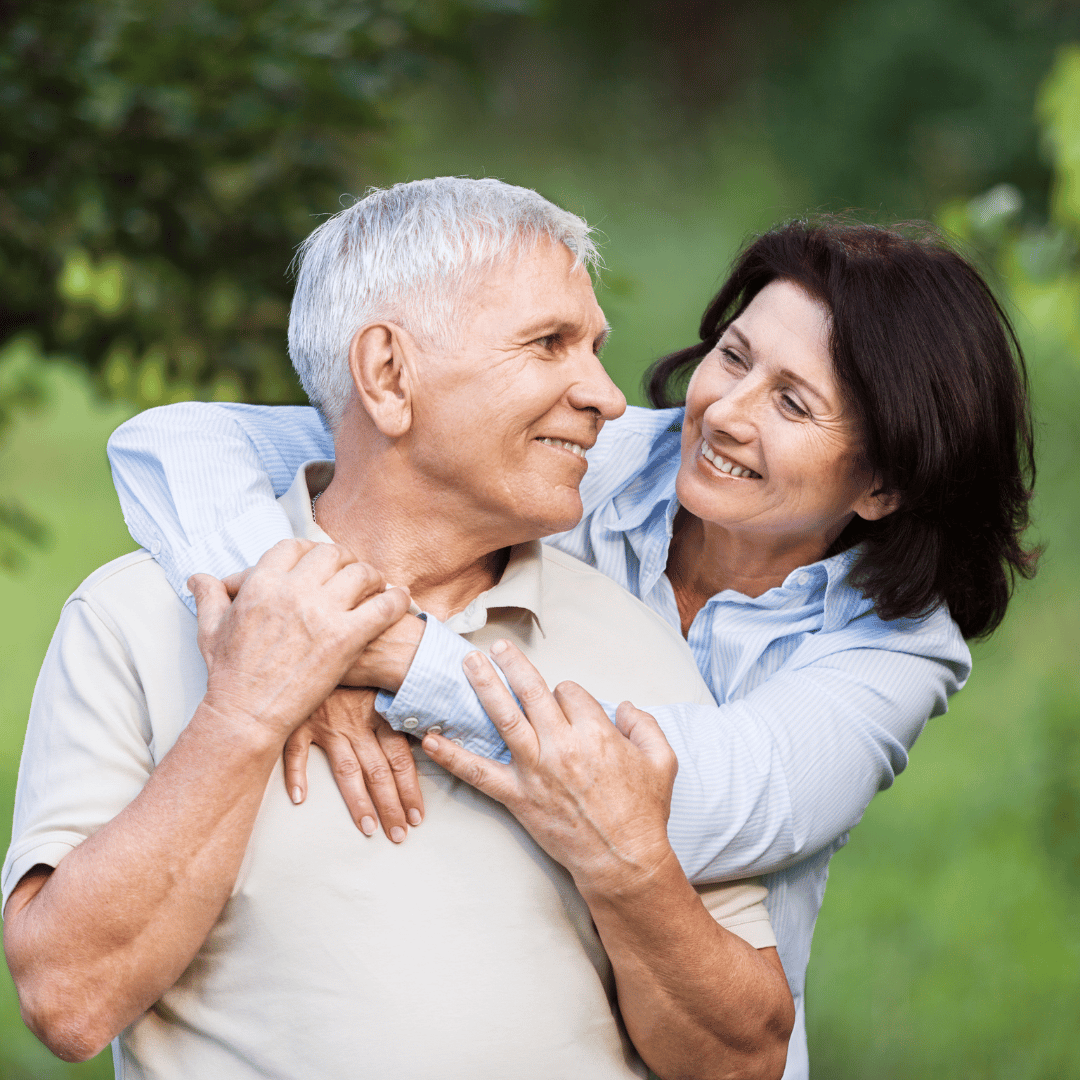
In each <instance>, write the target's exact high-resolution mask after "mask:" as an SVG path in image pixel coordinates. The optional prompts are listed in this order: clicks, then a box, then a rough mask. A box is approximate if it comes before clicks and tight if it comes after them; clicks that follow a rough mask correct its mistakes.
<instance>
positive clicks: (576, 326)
mask: <svg viewBox="0 0 1080 1080" xmlns="http://www.w3.org/2000/svg"><path fill="white" fill-rule="evenodd" d="M606 336H607V322H606V320H605V319H604V313H603V312H602V311H601V310H600V306H599V304H597V302H596V297H595V295H594V294H593V289H592V282H591V281H590V279H589V275H588V272H587V271H586V270H585V269H584V267H582V266H575V265H574V256H573V254H572V253H571V252H570V250H569V249H568V248H567V247H566V246H565V245H563V244H555V243H551V242H549V241H544V242H542V243H541V244H539V245H538V246H537V247H536V248H535V249H534V250H533V251H530V252H528V253H526V254H523V255H521V256H520V257H511V258H510V259H508V260H506V261H505V262H504V263H502V264H501V265H499V266H497V267H496V268H495V269H494V270H493V271H492V272H491V273H490V274H489V275H488V277H487V278H486V279H485V280H484V281H483V282H481V284H480V286H479V288H478V289H477V290H476V292H475V294H474V297H473V299H472V303H471V307H469V308H467V309H466V311H465V314H464V317H463V319H462V335H461V341H462V345H461V347H460V349H459V350H458V351H457V352H456V353H455V354H453V355H450V356H445V355H436V354H434V353H422V354H421V355H420V357H419V360H418V363H417V376H418V378H417V382H418V385H417V387H416V389H415V391H414V399H413V420H414V422H413V427H412V434H411V437H410V439H409V444H410V445H409V450H408V452H409V454H410V459H411V464H412V466H413V467H414V468H415V469H417V470H418V471H419V472H420V473H421V474H422V475H423V476H424V477H425V478H426V479H427V480H429V481H430V482H431V483H430V488H431V490H432V493H433V498H434V499H436V500H437V501H438V502H439V503H442V504H443V507H442V508H443V509H444V511H445V512H449V513H452V514H454V515H455V518H456V519H457V520H460V521H461V522H462V523H463V524H464V525H466V527H468V528H469V529H470V530H472V531H474V532H475V534H476V537H477V539H480V538H481V537H484V538H487V537H488V535H489V534H490V537H491V540H492V542H493V543H494V544H497V545H498V546H503V545H505V544H509V543H520V542H523V541H525V540H531V539H536V538H537V537H540V536H546V535H548V534H550V533H554V532H560V531H562V530H563V529H569V528H571V527H572V526H574V525H575V524H577V522H578V521H579V520H580V518H581V513H582V506H581V499H580V497H579V495H578V485H579V484H580V483H581V479H582V477H583V476H584V475H585V470H586V469H587V467H588V466H587V464H586V462H585V459H584V456H583V454H584V451H585V450H587V449H589V447H591V446H592V445H593V443H594V442H595V441H596V436H597V434H598V432H599V431H600V428H601V427H602V426H603V423H604V421H605V420H611V419H614V418H615V417H617V416H620V415H622V413H623V411H624V410H625V408H626V399H625V398H624V397H623V395H622V392H621V391H620V390H619V389H618V387H617V386H615V384H614V383H613V382H612V381H611V379H610V378H609V377H608V374H607V372H606V371H605V370H604V368H603V365H602V364H601V363H600V360H599V358H598V353H599V350H600V348H601V346H602V345H603V343H604V339H605V338H606ZM565 444H570V446H569V447H567V445H565ZM432 509H433V510H435V509H437V507H434V506H433V508H432Z"/></svg>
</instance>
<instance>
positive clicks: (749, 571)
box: [666, 507, 824, 637]
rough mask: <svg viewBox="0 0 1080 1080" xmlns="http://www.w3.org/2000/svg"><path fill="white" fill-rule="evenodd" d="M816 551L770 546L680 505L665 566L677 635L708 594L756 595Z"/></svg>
mask: <svg viewBox="0 0 1080 1080" xmlns="http://www.w3.org/2000/svg"><path fill="white" fill-rule="evenodd" d="M822 554H824V552H820V553H818V552H816V551H811V550H809V548H808V547H807V545H805V544H799V545H790V544H785V545H776V544H771V543H769V541H768V539H765V538H762V536H761V535H760V534H754V533H752V532H747V533H741V532H738V531H733V530H730V529H724V528H721V527H720V526H719V525H715V524H713V523H711V522H706V521H702V520H701V519H700V518H697V517H695V516H694V515H693V514H691V513H690V512H689V511H687V510H685V509H683V508H681V507H680V509H679V512H678V514H677V515H676V517H675V527H674V531H673V533H672V537H671V546H670V548H669V549H668V558H667V568H666V570H667V576H668V580H669V581H670V582H671V587H672V590H673V591H674V593H675V601H676V603H677V604H678V607H679V619H680V622H681V623H682V632H683V637H686V636H687V634H689V632H690V624H691V623H692V622H693V621H694V617H695V616H696V615H697V613H698V612H699V611H700V610H701V609H702V608H703V607H704V606H705V604H706V603H708V601H709V599H710V597H713V596H715V595H716V594H717V593H719V592H723V591H724V590H725V589H731V590H733V591H734V592H738V593H742V594H743V596H751V597H757V596H761V595H762V593H766V592H768V591H769V589H773V588H776V587H777V586H778V585H782V584H783V583H784V580H785V578H787V576H788V574H790V573H791V571H792V570H795V569H797V568H798V567H800V566H805V565H806V564H807V563H809V562H815V561H816V560H817V559H819V558H821V555H822Z"/></svg>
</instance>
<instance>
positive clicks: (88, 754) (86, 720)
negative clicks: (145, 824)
mask: <svg viewBox="0 0 1080 1080" xmlns="http://www.w3.org/2000/svg"><path fill="white" fill-rule="evenodd" d="M152 769H153V759H152V755H151V752H150V727H149V718H148V716H147V711H146V704H145V699H144V697H143V694H142V691H141V686H140V682H139V677H138V674H137V672H136V671H135V670H134V666H133V664H132V661H131V658H130V656H129V655H128V652H127V649H126V648H125V646H124V645H123V644H122V642H121V641H120V640H119V639H118V638H117V636H116V635H115V634H114V633H113V632H112V631H111V629H110V628H109V627H108V625H107V624H106V623H105V621H104V620H103V619H102V618H101V616H100V615H98V614H97V613H96V612H95V611H93V610H92V609H91V607H90V605H89V604H88V603H87V602H86V601H84V600H79V599H74V600H69V601H68V603H67V604H66V605H65V607H64V610H63V612H62V614H61V617H60V623H59V625H58V626H57V628H56V632H55V634H54V635H53V639H52V642H51V643H50V645H49V650H48V653H47V654H46V656H45V661H44V663H43V664H42V668H41V673H40V675H39V676H38V682H37V687H36V688H35V691H34V699H33V704H32V705H31V708H30V718H29V722H28V724H27V730H26V742H25V744H24V747H23V756H22V761H21V763H20V766H19V784H18V789H17V791H16V795H15V820H14V825H13V827H12V837H11V847H10V848H9V850H8V853H7V858H6V860H5V862H4V867H3V875H2V878H0V885H2V887H3V902H4V906H5V907H6V905H7V902H8V900H9V898H10V897H11V894H12V892H13V891H14V890H15V887H16V886H17V885H18V884H19V882H20V881H21V880H22V879H23V878H24V876H25V875H26V874H27V873H28V872H30V871H31V870H33V869H34V868H35V867H37V866H47V867H55V866H56V865H58V863H59V862H60V860H61V859H63V858H64V856H65V855H67V854H68V853H69V852H70V851H71V850H72V849H74V848H75V847H76V846H77V845H79V844H80V843H82V842H83V840H85V839H86V838H87V837H89V836H91V835H93V833H94V832H96V831H97V830H98V829H99V828H101V826H102V825H104V824H106V823H107V822H108V821H111V820H112V819H113V818H114V817H115V816H116V815H117V814H118V813H119V812H120V811H121V810H122V809H123V808H124V807H125V806H127V804H128V803H130V802H131V801H132V800H133V799H134V798H135V797H136V796H137V795H138V794H139V792H140V791H141V790H142V788H143V786H144V785H145V783H146V781H147V778H148V777H149V775H150V773H151V771H152Z"/></svg>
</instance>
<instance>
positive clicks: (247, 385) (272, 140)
mask: <svg viewBox="0 0 1080 1080" xmlns="http://www.w3.org/2000/svg"><path fill="white" fill-rule="evenodd" d="M0 37H2V39H3V42H4V44H3V47H2V49H0V130H2V138H0V178H2V183H0V311H2V312H3V319H2V322H0V439H2V440H3V443H2V446H0V563H2V568H0V610H2V611H3V613H4V616H5V618H4V620H3V625H2V627H0V635H2V638H0V821H2V823H0V842H3V843H4V844H6V841H7V838H8V832H7V829H8V825H7V822H8V820H9V818H10V813H9V811H10V805H11V801H12V798H13V796H14V787H15V777H16V771H17V765H18V757H19V752H20V747H21V741H22V732H23V726H24V723H25V716H26V711H27V707H28V704H29V699H30V695H31V692H32V689H33V683H34V678H35V675H36V672H37V667H38V664H39V663H40V660H41V657H42V655H43V654H44V651H45V648H46V645H47V643H48V639H49V636H50V634H51V632H52V628H53V626H54V624H55V621H56V618H57V615H58V612H59V609H60V606H61V604H62V603H63V600H64V598H65V597H66V596H67V594H68V593H69V592H70V591H71V590H72V589H73V588H74V587H75V585H76V584H77V583H78V582H79V581H80V580H81V579H82V578H83V577H84V576H85V575H86V574H87V573H89V572H90V571H91V570H92V569H93V568H95V567H96V566H98V565H99V564H100V563H102V562H104V561H106V560H108V559H110V558H112V557H114V556H116V555H118V554H120V553H122V552H124V551H126V550H129V549H130V547H131V546H132V545H131V542H130V540H129V539H128V537H127V535H126V531H125V529H124V525H123V522H122V520H121V517H120V513H119V509H118V507H117V503H116V499H115V496H114V495H113V492H112V487H111V484H110V481H109V476H108V468H107V464H106V460H105V453H104V443H105V439H106V437H107V435H108V433H109V432H110V431H111V430H112V428H113V427H115V426H116V424H118V423H119V422H120V421H121V420H122V419H123V418H124V417H125V416H127V415H130V413H131V412H132V411H133V410H135V409H137V408H143V407H146V406H149V405H155V404H160V403H162V402H164V401H168V400H176V399H180V398H185V397H193V396H201V397H212V398H219V399H229V398H245V399H248V400H264V401H289V400H296V399H297V389H296V386H295V383H294V382H293V380H292V378H291V375H290V373H289V370H288V367H287V361H286V358H285V352H284V340H283V328H284V317H285V311H286V305H287V301H288V296H289V288H290V286H289V281H288V278H287V276H286V273H285V270H286V267H287V264H288V262H289V260H290V257H291V251H292V247H293V245H294V244H295V243H296V242H297V240H299V239H300V238H301V237H302V236H303V235H305V234H306V233H307V232H308V231H309V230H310V229H311V228H312V227H313V226H314V224H316V223H317V221H318V220H319V216H320V215H325V214H327V213H332V212H334V211H335V210H336V209H337V208H338V206H339V198H340V197H341V195H342V194H343V193H362V192H363V190H364V188H365V187H366V186H367V185H369V184H372V183H378V184H382V183H387V182H393V181H395V180H399V179H411V178H417V177H421V176H427V175H435V174H445V173H462V174H470V175H476V176H480V175H489V176H499V177H501V178H503V179H506V180H509V181H512V182H515V183H520V184H525V185H528V186H531V187H536V188H537V189H539V190H540V191H542V192H543V193H544V194H546V195H547V196H549V197H550V198H552V199H554V200H556V201H558V202H560V203H562V204H563V205H565V206H567V207H569V208H570V209H573V210H576V211H579V212H581V213H583V214H584V215H585V216H586V217H587V218H588V219H589V220H590V221H592V222H594V223H595V224H597V225H598V226H599V228H600V229H601V230H602V232H603V234H604V237H605V245H604V256H605V259H606V262H607V270H606V271H605V273H604V275H603V282H602V284H601V286H600V289H599V295H600V298H601V302H602V304H603V305H604V307H605V310H606V311H607V313H608V315H609V318H610V319H611V322H612V324H613V327H614V331H615V333H614V335H613V338H612V342H611V345H610V347H609V350H608V352H607V353H606V356H605V359H606V360H607V361H609V363H610V366H611V368H612V371H613V373H614V374H615V375H616V377H617V378H618V380H619V381H620V383H621V384H622V386H623V387H624V389H626V390H627V392H628V393H629V394H630V396H631V397H632V398H635V399H636V400H640V398H638V397H637V385H638V382H639V380H640V376H641V373H642V371H643V370H644V367H645V366H646V364H647V363H648V362H649V360H650V359H652V358H653V357H655V356H656V355H657V354H659V353H661V352H663V351H666V350H669V349H671V348H674V347H677V346H680V345H683V344H687V343H689V342H691V341H693V340H695V339H696V332H695V331H696V326H697V321H698V318H699V316H700V313H701V311H702V309H703V307H704V304H705V302H706V301H707V299H708V298H709V296H710V295H711V293H712V291H713V290H714V289H715V287H716V286H717V284H718V282H719V280H720V278H721V276H722V274H723V271H724V268H725V266H726V264H727V263H728V261H729V260H730V258H731V256H732V255H733V253H734V251H735V250H736V248H737V247H738V245H739V244H740V242H741V241H742V240H743V239H745V238H746V237H747V235H748V234H750V233H751V232H752V231H753V230H755V229H760V228H763V227H766V226H768V225H769V224H771V223H773V222H775V221H777V220H780V219H782V218H784V217H788V216H792V215H794V214H798V213H801V212H803V211H805V210H807V209H846V208H858V209H860V210H861V211H862V212H863V213H864V214H865V215H866V216H868V217H870V218H872V219H874V220H888V219H890V218H896V217H911V216H918V217H930V218H934V219H936V220H938V221H939V222H940V223H942V224H943V225H944V226H945V227H947V228H948V229H950V230H951V231H952V232H953V233H955V234H956V235H957V237H958V238H959V240H960V241H961V242H962V243H963V244H964V245H965V246H966V248H967V250H968V251H969V252H970V253H972V254H973V256H974V257H976V258H977V259H978V260H979V261H980V263H981V264H982V265H983V266H984V268H985V269H986V270H987V272H988V274H989V275H990V277H991V279H992V281H993V282H994V283H995V285H996V287H997V288H998V290H999V291H1000V292H1001V294H1002V296H1003V297H1004V298H1005V300H1006V302H1007V304H1008V305H1009V308H1010V310H1011V312H1012V313H1013V315H1014V317H1015V319H1016V323H1017V328H1018V331H1019V333H1020V336H1021V339H1022V341H1023V343H1024V347H1025V349H1026V351H1027V354H1028V360H1029V365H1030V369H1031V376H1032V384H1033V394H1034V398H1035V405H1036V410H1037V415H1038V434H1039V446H1040V468H1041V472H1040V478H1039V485H1038V497H1037V505H1036V523H1037V524H1036V531H1037V534H1038V537H1039V538H1040V539H1041V541H1042V542H1043V543H1044V544H1045V545H1046V555H1045V558H1044V563H1043V568H1042V571H1041V573H1040V575H1039V577H1038V578H1037V579H1036V581H1035V582H1033V583H1031V584H1028V585H1025V586H1024V587H1023V588H1022V589H1021V590H1020V591H1019V593H1018V595H1017V598H1016V600H1015V601H1014V604H1013V607H1012V610H1011V612H1010V614H1009V617H1008V619H1007V620H1006V622H1005V624H1004V625H1003V626H1002V628H1001V629H1000V630H999V631H998V632H997V634H995V635H994V637H993V638H992V639H991V640H989V641H988V642H985V643H982V644H980V645H979V646H978V647H977V648H976V650H975V657H976V662H975V673H974V675H973V676H972V679H971V682H970V684H969V686H968V687H967V689H965V690H964V692H963V693H961V694H960V695H959V696H958V697H957V698H955V699H954V702H953V706H952V709H951V711H950V712H949V714H948V716H947V717H943V718H940V719H938V720H935V721H934V722H933V724H931V725H930V727H929V728H928V730H927V731H926V733H925V734H924V735H923V737H922V738H921V740H920V741H919V743H918V745H917V746H916V747H915V750H914V752H913V754H912V760H911V766H910V768H909V770H908V771H907V772H906V773H904V774H903V776H901V778H900V779H899V781H898V782H897V784H896V786H895V788H894V789H893V790H892V791H890V792H888V793H887V794H884V795H882V796H881V797H879V798H878V799H877V800H876V801H875V803H874V804H873V805H872V806H871V808H870V810H869V811H868V813H867V815H866V818H865V820H864V822H863V823H862V825H861V826H860V827H859V828H858V829H857V830H856V831H855V832H854V834H853V839H852V844H851V845H850V846H849V848H847V849H845V850H844V851H843V852H841V853H840V854H839V855H838V856H837V857H836V859H835V860H834V862H833V872H832V879H831V881H830V884H829V892H828V897H827V900H826V903H825V906H824V910H823V913H822V916H821V920H820V923H819V926H818V931H817V934H816V938H815V943H814V951H813V957H812V960H811V966H810V975H809V989H808V1016H809V1029H810V1042H811V1061H812V1064H813V1073H814V1075H815V1077H818V1078H823V1080H831V1078H835V1080H848V1078H850V1080H855V1078H871V1077H872V1078H874V1080H888V1078H893V1077H895V1078H904V1080H916V1078H923V1077H926V1078H930V1077H935V1078H937V1077H941V1076H949V1077H956V1078H967V1077H971V1078H999V1077H1000V1078H1002V1080H1005V1078H1009V1080H1026V1078H1029V1077H1030V1078H1032V1080H1035V1078H1055V1080H1060V1078H1069V1077H1077V1078H1080V1038H1077V1032H1078V1031H1080V663H1078V648H1077V644H1076V642H1077V640H1078V638H1080V603H1078V601H1080V581H1078V573H1080V539H1078V538H1080V486H1078V483H1077V480H1076V477H1075V470H1076V468H1077V464H1078V462H1080V263H1078V260H1077V251H1078V244H1080V48H1077V47H1074V46H1073V45H1072V44H1071V43H1073V42H1080V11H1078V10H1077V9H1076V7H1075V5H1074V4H1071V3H1066V2H1052V0H1041V2H1031V0H1028V2H1019V0H849V2H843V0H815V2H811V0H773V2H772V3H769V4H767V5H766V4H764V3H755V2H752V0H735V2H730V3H718V2H716V0H711V2H706V0H669V2H665V3H660V2H645V0H621V2H619V3H615V2H613V0H577V2H572V0H396V2H390V0H386V2H379V3H358V2H352V3H345V2H343V0H305V2H300V0H291V2H288V3H287V2H285V0H262V2H258V3H256V2H253V0H250V2H249V0H188V2H186V3H185V4H183V5H179V4H176V3H169V2H165V0H144V2H142V3H138V4H136V3H133V2H127V0H94V2H90V0H49V2H37V3H27V4H4V5H0ZM68 1075H72V1076H74V1075H80V1076H83V1077H93V1076H98V1077H104V1076H109V1075H111V1064H110V1062H109V1060H108V1055H105V1056H103V1057H101V1058H98V1059H97V1060H95V1061H94V1062H92V1063H89V1064H86V1065H80V1066H72V1065H65V1064H63V1063H62V1062H59V1061H57V1060H56V1059H54V1058H52V1057H51V1055H49V1054H48V1052H47V1051H45V1050H44V1049H43V1048H42V1047H40V1046H39V1045H38V1044H37V1043H36V1041H35V1040H34V1039H33V1037H32V1036H31V1035H30V1034H29V1033H28V1032H27V1031H26V1030H25V1029H24V1028H23V1027H22V1025H21V1023H20V1020H19V1016H18V1006H17V1002H16V999H15V994H14V990H13V988H12V987H11V983H10V980H9V979H8V977H7V975H6V973H5V974H4V975H3V976H2V977H0V1080H7V1078H20V1080H22V1078H44V1077H60V1076H68Z"/></svg>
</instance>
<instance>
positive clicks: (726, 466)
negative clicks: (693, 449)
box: [701, 440, 761, 480]
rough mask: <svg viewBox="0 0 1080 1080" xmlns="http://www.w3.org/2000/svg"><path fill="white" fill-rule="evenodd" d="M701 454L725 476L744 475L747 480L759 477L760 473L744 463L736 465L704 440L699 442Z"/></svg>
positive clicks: (758, 478)
mask: <svg viewBox="0 0 1080 1080" xmlns="http://www.w3.org/2000/svg"><path fill="white" fill-rule="evenodd" d="M701 456H702V457H703V458H704V459H705V460H706V461H708V462H709V463H710V464H711V465H712V466H713V467H714V468H716V469H717V470H719V471H720V472H722V473H724V474H725V475H727V476H735V477H745V478H746V479H747V480H760V479H761V473H757V472H754V470H753V469H751V468H748V467H746V466H745V465H738V464H736V463H735V462H734V461H732V460H731V459H730V458H726V457H724V456H723V455H722V454H720V453H719V452H718V451H716V450H713V448H712V447H711V446H710V445H709V444H708V443H707V442H705V440H702V442H701Z"/></svg>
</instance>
